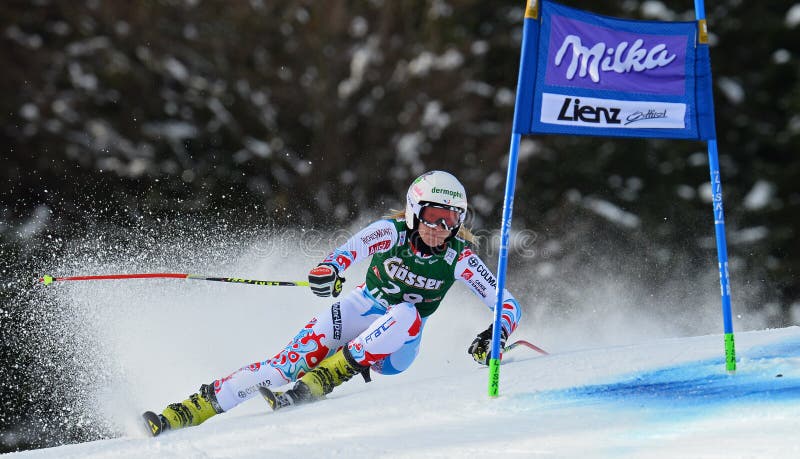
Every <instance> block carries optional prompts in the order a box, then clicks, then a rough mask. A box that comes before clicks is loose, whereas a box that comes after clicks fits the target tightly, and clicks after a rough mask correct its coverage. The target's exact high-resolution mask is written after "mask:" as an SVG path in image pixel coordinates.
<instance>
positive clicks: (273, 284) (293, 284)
mask: <svg viewBox="0 0 800 459" xmlns="http://www.w3.org/2000/svg"><path fill="white" fill-rule="evenodd" d="M120 279H194V280H205V281H214V282H232V283H236V284H249V285H264V286H270V287H276V286H287V287H308V281H269V280H256V279H241V278H238V277H211V276H203V275H200V274H184V273H140V274H106V275H100V276H66V277H53V276H49V275H47V274H45V275H44V276H42V277H40V278H39V282H41V283H43V284H44V285H50V284H52V283H53V282H63V281H92V280H120Z"/></svg>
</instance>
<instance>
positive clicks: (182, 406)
mask: <svg viewBox="0 0 800 459" xmlns="http://www.w3.org/2000/svg"><path fill="white" fill-rule="evenodd" d="M219 413H222V409H221V408H220V407H219V404H218V403H217V397H216V396H215V395H214V387H213V386H211V385H210V384H203V385H202V386H200V390H199V391H198V392H197V393H194V394H192V395H190V396H189V398H188V399H186V400H184V401H182V402H180V403H172V404H170V405H168V406H167V407H166V408H164V411H163V412H162V413H161V414H156V413H153V412H152V411H147V412H145V413H144V414H142V417H143V418H144V420H145V424H146V425H147V429H148V430H149V431H150V433H151V435H152V436H154V437H156V436H158V435H160V434H161V432H163V431H165V430H173V429H182V428H184V427H190V426H196V425H200V424H202V423H203V422H205V421H206V420H208V419H209V418H210V417H212V416H215V415H217V414H219Z"/></svg>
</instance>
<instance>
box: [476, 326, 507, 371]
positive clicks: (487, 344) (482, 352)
mask: <svg viewBox="0 0 800 459" xmlns="http://www.w3.org/2000/svg"><path fill="white" fill-rule="evenodd" d="M506 339H508V333H506V331H505V329H502V328H501V329H500V351H501V352H502V350H503V348H504V347H505V346H506ZM491 351H492V325H489V328H487V329H486V330H484V331H482V332H480V333H478V336H477V337H476V338H475V340H473V341H472V344H470V345H469V348H468V349H467V354H470V355H472V358H473V359H475V361H476V362H478V363H480V364H481V365H489V360H490V359H491V358H492V352H491Z"/></svg>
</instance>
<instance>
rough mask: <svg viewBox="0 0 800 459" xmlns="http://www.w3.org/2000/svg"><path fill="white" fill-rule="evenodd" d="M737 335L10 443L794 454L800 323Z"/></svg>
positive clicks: (170, 452)
mask: <svg viewBox="0 0 800 459" xmlns="http://www.w3.org/2000/svg"><path fill="white" fill-rule="evenodd" d="M738 338H739V341H738V345H739V355H740V358H741V360H740V362H739V370H738V371H737V373H736V374H733V375H729V374H727V373H726V372H725V371H724V364H723V359H722V358H721V356H720V353H721V349H722V338H721V337H720V336H704V337H697V338H681V339H666V340H658V341H656V342H652V343H647V344H640V345H628V346H619V347H609V348H603V349H593V350H587V351H576V352H569V353H565V354H553V355H550V356H545V357H539V356H537V355H533V352H532V351H529V350H527V349H521V348H517V349H515V350H514V351H513V352H511V353H509V356H508V357H509V359H508V362H507V364H506V365H504V366H503V367H502V371H501V377H502V385H501V392H502V396H501V397H499V398H498V399H493V400H492V399H489V398H488V397H487V396H486V395H485V394H486V371H485V370H484V369H481V368H475V367H470V366H469V365H460V364H459V365H456V364H454V362H450V363H451V365H449V367H450V371H447V372H444V371H442V372H433V373H434V374H431V375H426V374H425V372H416V373H415V374H414V375H406V376H395V377H391V378H389V377H384V378H380V377H379V378H377V380H376V381H374V382H373V383H371V384H369V385H364V383H362V382H361V381H351V382H349V383H348V385H347V386H344V387H342V388H340V390H338V391H336V392H335V393H334V394H332V395H331V396H330V398H329V399H328V400H325V401H322V402H320V403H317V404H315V405H310V406H306V407H299V408H296V409H293V410H290V411H285V412H281V413H278V414H273V413H268V412H267V410H266V406H265V405H264V403H263V402H262V401H261V400H258V399H255V400H252V401H250V402H249V403H248V404H246V405H243V406H241V407H239V408H238V409H236V410H235V411H232V412H230V413H227V414H225V415H223V416H218V417H216V418H213V419H211V420H210V421H208V422H207V423H206V424H203V425H201V426H199V427H197V428H194V429H187V430H184V431H178V432H174V433H171V434H165V435H163V436H162V437H160V438H157V439H152V438H147V437H146V436H145V433H144V431H143V430H142V431H139V430H137V427H136V426H134V425H133V424H134V423H132V425H131V427H130V429H129V433H128V435H127V436H125V437H124V438H117V439H113V440H106V441H97V442H92V443H85V444H79V445H70V446H63V447H60V448H52V449H46V450H37V451H29V452H25V453H19V454H18V455H19V456H20V457H42V458H51V457H52V458H67V457H74V458H87V457H97V458H105V457H113V458H125V457H129V458H146V457H159V458H166V457H175V458H185V457H225V458H233V457H242V458H248V457H298V458H299V457H317V458H322V457H488V456H490V455H496V454H499V455H500V457H601V458H602V457H607V458H622V457H631V458H648V457H653V458H674V457H686V458H688V457H692V458H701V457H719V458H739V457H742V458H744V457H763V458H773V457H800V436H798V435H797V432H800V328H798V327H792V328H786V329H781V330H771V331H761V332H746V333H742V334H740V335H739V336H738ZM457 357H462V356H460V355H459V356H457ZM436 373H439V374H436ZM441 373H447V374H441ZM127 415H128V416H131V417H134V415H135V413H133V412H128V413H127Z"/></svg>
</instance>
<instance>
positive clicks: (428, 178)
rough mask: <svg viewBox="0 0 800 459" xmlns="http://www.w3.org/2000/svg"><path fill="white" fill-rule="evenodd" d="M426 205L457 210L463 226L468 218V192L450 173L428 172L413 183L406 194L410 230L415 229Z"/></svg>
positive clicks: (407, 218) (407, 220) (407, 224)
mask: <svg viewBox="0 0 800 459" xmlns="http://www.w3.org/2000/svg"><path fill="white" fill-rule="evenodd" d="M426 205H431V206H435V207H444V208H448V209H453V210H456V211H457V212H458V213H459V216H460V217H459V221H458V225H459V226H461V224H462V223H464V219H465V218H466V216H467V191H466V190H465V189H464V185H462V184H461V182H459V181H458V179H457V178H455V176H453V174H450V173H449V172H444V171H430V172H426V173H424V174H422V175H420V176H419V177H417V179H416V180H414V182H413V183H411V186H410V187H408V193H406V226H407V227H408V228H409V229H414V227H415V226H416V223H417V222H418V221H419V213H420V212H421V211H422V208H423V207H425V206H426ZM457 230H458V229H457V228H456V230H455V231H457Z"/></svg>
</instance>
